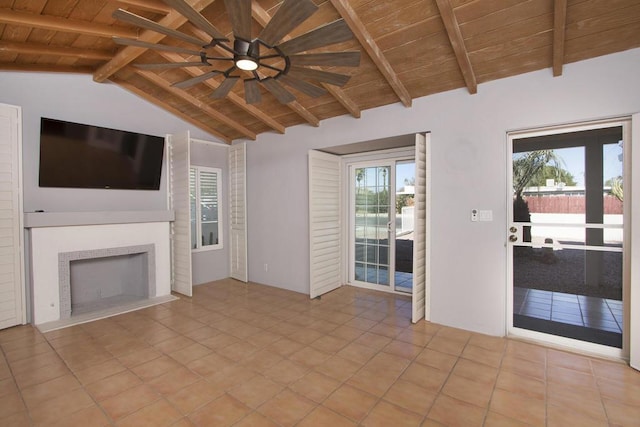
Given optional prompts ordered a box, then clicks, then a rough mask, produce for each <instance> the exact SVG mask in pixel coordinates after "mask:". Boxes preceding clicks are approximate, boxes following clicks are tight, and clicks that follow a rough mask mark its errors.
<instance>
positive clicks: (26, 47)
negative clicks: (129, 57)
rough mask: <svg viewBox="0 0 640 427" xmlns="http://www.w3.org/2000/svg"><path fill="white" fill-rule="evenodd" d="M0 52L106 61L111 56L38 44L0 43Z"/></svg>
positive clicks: (92, 51)
mask: <svg viewBox="0 0 640 427" xmlns="http://www.w3.org/2000/svg"><path fill="white" fill-rule="evenodd" d="M0 52H11V53H17V54H28V55H53V56H68V57H73V58H78V59H95V60H98V61H108V60H109V59H111V57H112V56H113V54H112V53H111V52H108V51H100V50H90V49H79V48H73V47H64V46H50V45H47V44H39V43H15V42H6V41H0Z"/></svg>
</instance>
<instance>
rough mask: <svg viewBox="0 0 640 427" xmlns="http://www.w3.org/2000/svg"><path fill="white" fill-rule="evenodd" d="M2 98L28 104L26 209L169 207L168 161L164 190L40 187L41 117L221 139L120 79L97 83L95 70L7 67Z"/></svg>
mask: <svg viewBox="0 0 640 427" xmlns="http://www.w3.org/2000/svg"><path fill="white" fill-rule="evenodd" d="M0 103H6V104H12V105H17V106H20V107H22V120H23V123H22V125H23V131H22V133H23V177H24V210H25V212H33V211H35V210H37V209H42V210H45V211H47V212H74V211H85V212H86V211H114V210H115V211H118V210H120V211H127V210H163V209H166V208H167V206H166V167H163V171H162V175H163V176H162V187H161V188H160V191H136V190H84V189H67V188H64V189H63V188H39V187H38V158H39V149H40V118H41V117H48V118H52V119H59V120H66V121H70V122H76V123H84V124H90V125H96V126H102V127H108V128H114V129H120V130H127V131H133V132H140V133H145V134H149V135H156V136H165V135H166V134H172V133H179V132H183V131H185V130H190V131H191V135H192V137H194V138H201V139H206V140H213V141H216V140H217V138H215V137H213V136H212V135H209V134H207V133H205V132H203V131H201V130H199V129H197V128H195V127H194V126H193V125H191V124H189V123H187V122H184V121H183V120H180V119H178V118H176V117H175V116H173V115H171V114H169V113H167V112H166V111H164V110H161V109H160V108H158V107H156V106H154V105H153V104H150V103H148V102H147V101H145V100H143V99H141V98H139V97H137V96H136V95H134V94H131V93H129V92H127V91H125V90H124V89H122V88H120V87H118V86H116V85H115V84H110V83H95V82H94V81H93V80H92V77H91V76H90V75H76V74H55V73H19V72H4V71H3V72H0ZM165 160H166V159H165ZM165 165H166V162H165Z"/></svg>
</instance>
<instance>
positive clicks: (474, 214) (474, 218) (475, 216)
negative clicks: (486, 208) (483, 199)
mask: <svg viewBox="0 0 640 427" xmlns="http://www.w3.org/2000/svg"><path fill="white" fill-rule="evenodd" d="M477 220H478V209H471V221H473V222H476V221H477Z"/></svg>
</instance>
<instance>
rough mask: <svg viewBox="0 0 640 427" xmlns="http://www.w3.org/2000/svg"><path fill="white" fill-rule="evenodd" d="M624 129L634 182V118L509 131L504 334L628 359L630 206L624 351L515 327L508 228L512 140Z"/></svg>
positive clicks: (627, 210)
mask: <svg viewBox="0 0 640 427" xmlns="http://www.w3.org/2000/svg"><path fill="white" fill-rule="evenodd" d="M616 126H622V133H623V140H624V141H625V144H624V146H623V156H624V163H623V181H624V182H629V183H630V182H631V176H632V175H631V144H630V141H631V118H630V117H628V116H627V117H620V118H612V119H606V120H599V121H587V122H584V123H573V124H567V125H561V126H552V127H544V128H537V129H536V128H533V129H525V130H518V131H511V132H507V138H506V144H507V147H506V148H507V149H506V153H507V158H506V162H507V163H506V164H507V168H506V169H507V180H506V184H507V185H506V192H505V194H506V197H507V200H506V201H507V203H506V207H507V215H506V223H505V228H504V229H505V247H506V248H507V251H506V256H507V259H506V286H507V289H506V301H505V306H506V323H505V335H506V336H513V337H519V338H525V339H530V340H533V341H538V342H542V343H544V344H547V345H553V346H559V347H567V348H570V349H573V350H578V351H582V352H588V353H594V354H597V355H600V356H605V357H614V358H621V359H625V360H628V359H629V344H630V322H629V317H630V316H629V313H630V298H629V291H630V287H631V281H630V274H629V271H630V268H629V260H630V252H631V248H630V237H631V203H624V205H623V271H622V275H623V306H624V319H625V321H624V323H625V324H624V327H623V331H622V332H623V337H622V348H621V349H619V348H615V347H609V346H605V345H601V344H595V343H591V342H586V341H581V340H578V339H573V338H566V337H561V336H557V335H551V334H546V333H542V332H536V331H531V330H527V329H521V328H516V327H514V326H513V256H512V253H513V252H512V249H513V245H511V244H510V243H509V235H510V234H511V233H510V232H509V228H510V226H511V224H512V223H513V221H512V218H513V194H512V193H513V182H512V181H513V166H512V164H513V140H514V139H520V138H525V137H531V136H543V135H554V134H562V133H568V132H574V131H586V130H595V129H601V128H606V127H616Z"/></svg>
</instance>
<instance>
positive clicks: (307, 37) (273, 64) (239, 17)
mask: <svg viewBox="0 0 640 427" xmlns="http://www.w3.org/2000/svg"><path fill="white" fill-rule="evenodd" d="M164 2H165V3H166V4H167V5H169V6H170V7H172V8H173V9H175V10H176V11H178V12H179V13H180V14H181V15H183V16H184V17H185V18H187V20H189V22H191V24H193V25H194V26H195V27H197V28H199V29H200V30H201V31H204V32H205V33H206V34H207V35H208V36H209V37H211V40H210V41H203V40H201V39H200V38H198V37H194V36H191V35H189V34H186V33H184V32H181V31H177V30H174V29H171V28H167V27H164V26H162V25H160V24H158V23H156V22H154V21H151V20H149V19H146V18H144V17H141V16H138V15H136V14H134V13H131V12H128V11H126V10H123V9H118V10H116V11H115V12H114V13H113V17H114V18H115V19H118V20H120V21H124V22H128V23H130V24H133V25H136V26H138V27H141V28H144V29H148V30H152V31H155V32H158V33H161V34H164V35H167V36H170V37H173V38H176V39H178V40H181V41H183V42H186V43H188V44H191V45H194V46H197V47H198V50H196V49H187V48H183V47H179V46H170V45H165V44H156V43H147V42H144V41H140V40H133V39H124V38H118V37H114V39H113V40H114V41H115V42H116V43H118V44H121V45H128V46H138V47H144V48H148V49H155V50H161V51H168V52H176V53H181V54H186V55H191V56H197V57H199V60H197V61H185V62H171V63H160V64H137V65H135V66H136V67H138V68H141V69H163V68H180V67H207V68H210V70H209V71H207V72H205V73H203V74H201V75H198V76H196V77H193V78H191V79H188V80H185V81H181V82H178V83H175V84H174V85H173V86H175V87H178V88H182V89H185V88H188V87H191V86H193V85H195V84H198V83H200V82H203V81H205V80H208V79H210V78H212V77H214V76H217V75H222V76H224V80H223V81H222V83H221V84H220V85H219V86H218V87H217V88H216V89H215V90H214V91H213V93H212V94H211V97H212V98H215V99H221V98H224V97H225V96H227V94H229V92H230V91H231V89H233V87H234V86H235V85H236V83H237V82H238V81H239V80H243V81H244V96H245V100H246V102H247V104H256V103H259V102H260V101H261V92H260V88H259V85H262V86H263V87H264V88H265V89H267V90H268V91H269V92H270V93H271V94H272V95H273V96H274V97H275V98H276V99H277V100H278V101H280V102H281V103H283V104H287V103H290V102H292V101H295V99H296V98H295V96H294V94H293V93H291V92H290V91H289V90H288V89H287V88H285V87H284V86H288V87H290V88H293V89H296V90H298V91H300V92H302V93H304V94H306V95H309V96H311V97H318V96H321V95H323V94H325V93H326V90H325V89H324V88H323V87H322V86H319V85H318V84H317V83H325V84H330V85H336V86H343V85H345V84H346V83H347V81H348V80H349V78H350V76H349V75H345V74H338V73H333V72H329V71H324V70H320V69H317V68H316V67H317V66H338V67H357V66H358V65H360V52H359V51H344V52H321V53H304V52H307V51H310V50H314V49H317V48H322V47H325V46H330V45H333V44H336V43H341V42H344V41H347V40H350V39H351V38H353V34H352V32H351V30H350V29H349V26H348V25H347V24H346V23H345V22H344V20H343V19H338V20H336V21H334V22H331V23H329V24H326V25H324V26H321V27H318V28H316V29H314V30H311V31H309V32H307V33H305V34H302V35H300V36H298V37H295V38H291V39H288V40H286V41H283V39H285V37H286V36H287V34H288V33H289V32H291V31H293V30H294V29H295V28H297V27H298V26H299V25H300V24H302V23H303V22H304V21H305V20H307V19H308V18H309V17H310V16H311V15H313V14H314V12H315V11H316V10H317V9H318V6H316V5H315V4H314V3H313V1H311V0H284V1H283V2H282V4H281V5H280V8H279V9H278V10H277V12H276V13H275V14H274V15H273V17H272V18H271V20H270V21H269V22H268V23H267V25H266V26H265V27H264V28H263V29H262V31H261V32H260V34H259V35H258V36H257V37H255V38H252V34H251V27H252V18H251V0H225V1H224V3H225V6H226V9H227V13H228V14H229V19H230V21H231V28H232V31H233V41H231V40H229V38H227V37H226V36H225V35H224V34H222V33H221V32H220V31H219V30H218V29H217V28H216V27H214V26H213V24H211V22H210V21H209V20H207V19H206V18H205V17H204V16H203V15H202V14H200V13H199V12H198V11H197V10H195V9H194V8H193V7H191V6H190V5H189V4H188V3H187V2H186V1H185V0H164ZM214 48H215V49H216V50H217V52H218V53H219V56H211V55H210V51H211V50H213V49H214ZM309 67H312V68H309ZM310 81H311V82H310Z"/></svg>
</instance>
